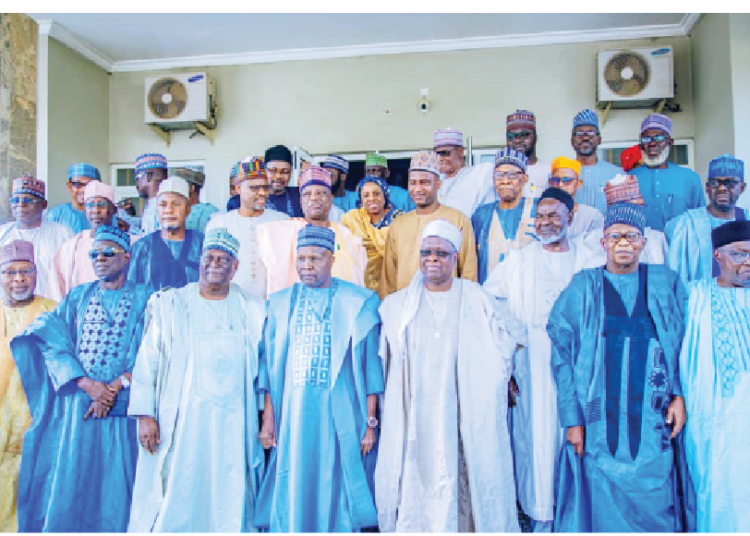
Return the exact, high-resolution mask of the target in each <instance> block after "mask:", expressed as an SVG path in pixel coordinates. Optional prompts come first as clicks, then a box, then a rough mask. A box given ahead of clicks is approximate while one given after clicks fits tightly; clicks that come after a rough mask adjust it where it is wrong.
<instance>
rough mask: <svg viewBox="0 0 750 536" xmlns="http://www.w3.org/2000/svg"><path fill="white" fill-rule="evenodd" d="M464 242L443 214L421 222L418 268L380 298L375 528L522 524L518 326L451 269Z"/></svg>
mask: <svg viewBox="0 0 750 536" xmlns="http://www.w3.org/2000/svg"><path fill="white" fill-rule="evenodd" d="M396 221H398V220H396ZM462 241H463V236H462V233H461V231H460V230H459V229H458V227H456V226H455V225H453V224H452V223H450V222H449V221H447V220H444V219H436V220H432V221H431V222H429V223H428V224H427V225H425V227H424V229H423V230H422V231H421V233H420V237H419V242H418V246H417V247H418V249H419V257H420V261H419V271H418V272H417V273H416V274H415V276H414V277H413V278H412V281H411V283H410V284H409V286H408V287H407V288H405V289H403V290H400V291H398V292H396V293H395V294H391V295H390V296H388V297H387V298H386V299H385V300H384V301H383V304H382V305H381V307H380V317H381V318H382V319H383V338H382V340H384V341H385V344H386V347H385V348H381V355H383V356H385V357H386V379H387V381H386V389H385V396H384V397H383V401H384V402H383V419H382V422H383V424H382V428H381V430H382V433H381V446H380V456H379V457H378V465H377V468H376V469H375V493H376V495H375V499H376V504H377V506H378V520H379V525H380V530H381V531H382V532H519V527H518V512H517V508H516V493H515V487H514V485H513V481H514V478H513V461H512V460H513V458H512V454H511V446H510V436H509V434H508V423H507V419H506V416H507V411H508V400H507V392H508V381H509V379H510V374H511V370H512V368H513V365H512V363H513V352H514V351H515V350H516V347H517V340H518V339H517V338H516V335H517V334H518V333H519V332H520V331H521V329H520V326H518V325H517V322H514V326H513V332H511V329H510V328H509V326H508V325H507V322H506V319H508V318H510V317H509V316H500V315H499V313H498V312H497V311H496V309H495V306H494V304H493V300H492V298H491V297H490V296H489V295H488V294H487V293H486V292H484V291H483V290H482V288H481V287H480V286H479V285H477V284H476V283H475V282H472V281H466V280H465V279H459V278H456V277H454V275H453V274H454V273H455V270H456V264H457V262H458V252H459V251H460V250H461V242H462Z"/></svg>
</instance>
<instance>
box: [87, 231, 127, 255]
mask: <svg viewBox="0 0 750 536" xmlns="http://www.w3.org/2000/svg"><path fill="white" fill-rule="evenodd" d="M100 240H107V241H109V242H114V243H115V244H117V245H118V246H120V247H121V248H122V249H124V250H125V251H130V235H129V234H128V233H127V232H126V231H123V230H122V229H120V228H119V227H113V226H111V225H100V226H99V227H97V228H96V231H94V242H98V241H100Z"/></svg>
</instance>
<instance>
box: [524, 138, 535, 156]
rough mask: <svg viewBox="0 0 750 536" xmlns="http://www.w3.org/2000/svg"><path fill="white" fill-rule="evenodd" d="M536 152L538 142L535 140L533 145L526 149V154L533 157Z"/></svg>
mask: <svg viewBox="0 0 750 536" xmlns="http://www.w3.org/2000/svg"><path fill="white" fill-rule="evenodd" d="M535 152H536V142H534V144H533V145H532V146H531V147H529V148H528V149H526V150H525V151H524V154H525V155H526V158H531V157H532V156H534V153H535Z"/></svg>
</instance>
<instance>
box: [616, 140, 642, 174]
mask: <svg viewBox="0 0 750 536" xmlns="http://www.w3.org/2000/svg"><path fill="white" fill-rule="evenodd" d="M642 158H643V155H641V146H640V145H633V146H632V147H628V148H627V149H625V150H624V151H623V152H622V153H620V164H622V169H623V171H625V172H626V173H627V172H629V171H632V170H633V168H634V167H635V166H637V165H638V164H639V163H640V162H641V159H642Z"/></svg>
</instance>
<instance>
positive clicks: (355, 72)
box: [109, 37, 695, 205]
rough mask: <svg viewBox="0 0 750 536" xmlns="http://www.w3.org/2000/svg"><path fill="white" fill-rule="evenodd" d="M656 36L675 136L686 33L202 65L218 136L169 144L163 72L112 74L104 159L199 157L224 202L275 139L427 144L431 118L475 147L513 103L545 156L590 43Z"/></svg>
mask: <svg viewBox="0 0 750 536" xmlns="http://www.w3.org/2000/svg"><path fill="white" fill-rule="evenodd" d="M663 45H672V46H673V47H674V48H675V73H676V82H677V85H678V88H677V96H676V101H677V102H679V104H680V105H681V107H682V109H683V111H682V112H681V113H679V114H675V115H674V120H675V137H678V138H692V137H693V136H694V134H695V132H694V113H693V97H692V91H693V88H692V83H691V76H690V72H691V62H690V54H691V50H690V40H689V38H687V37H679V38H662V39H650V40H637V41H621V42H603V43H586V44H574V45H556V46H537V47H523V48H516V49H511V48H503V49H492V50H474V51H460V52H448V53H436V54H408V55H394V56H378V57H366V58H349V59H334V60H320V61H303V62H302V61H301V62H286V63H273V64H259V65H244V66H234V67H211V68H208V69H205V70H207V71H208V73H209V74H210V76H212V77H213V78H214V79H215V80H216V83H217V91H218V96H217V100H218V103H219V106H220V110H219V113H220V116H219V126H218V130H217V136H216V143H215V145H211V144H210V143H209V141H208V140H206V139H203V138H202V137H200V136H198V137H196V138H193V139H188V135H189V132H178V133H176V134H174V135H173V139H172V144H171V147H169V148H167V147H166V144H165V143H164V142H163V141H162V140H161V139H160V138H158V137H157V136H156V135H155V134H154V133H153V132H151V130H150V129H149V128H148V127H147V126H146V125H145V124H144V82H145V78H146V77H147V76H154V75H155V74H162V73H146V72H135V73H115V74H113V75H112V76H111V77H110V101H109V102H110V124H109V132H110V135H109V157H110V162H112V163H128V162H132V161H133V159H134V158H135V157H136V156H137V155H138V154H140V153H143V152H150V151H158V152H162V153H163V154H165V155H166V156H167V157H168V158H170V159H173V160H197V159H202V160H205V161H206V174H207V187H206V194H207V199H208V201H210V202H213V203H215V204H217V205H222V204H223V203H224V201H225V200H226V198H227V197H228V184H227V180H226V179H227V176H228V173H229V169H230V167H231V166H232V165H233V164H234V163H235V162H236V161H237V160H239V159H241V158H242V157H244V156H247V155H262V154H263V151H264V150H265V148H266V147H269V146H271V145H274V144H277V143H284V144H286V145H288V146H290V147H291V146H293V145H298V146H301V147H304V148H305V149H307V150H308V151H309V152H311V153H313V154H320V153H326V152H340V153H347V152H362V151H365V150H371V149H379V150H408V149H421V148H425V147H430V146H431V143H432V134H433V132H434V131H435V130H436V129H437V128H440V127H446V126H450V127H454V128H458V129H460V130H462V131H463V132H464V133H465V134H466V135H467V136H469V135H470V136H472V137H473V139H474V146H475V147H481V146H496V145H503V144H504V139H505V117H506V115H507V114H509V113H511V112H513V111H514V110H515V109H516V108H525V109H530V110H532V111H534V112H535V113H536V115H537V118H538V119H537V120H538V131H539V145H538V155H539V156H540V158H542V159H544V160H547V161H549V160H552V159H553V158H554V157H555V156H558V155H560V154H567V155H572V149H571V148H570V141H569V140H570V128H571V121H572V118H573V116H574V115H575V114H576V113H577V112H578V111H579V110H581V109H583V108H586V107H593V106H594V105H595V98H596V96H595V80H596V64H595V58H596V51H597V50H598V49H603V48H606V49H613V48H623V47H645V46H663ZM201 70H204V69H201V68H195V69H189V70H183V72H188V71H201ZM423 87H427V88H429V90H430V100H431V101H432V105H433V106H432V111H431V112H430V113H429V114H427V115H422V114H420V113H419V111H418V110H417V101H418V100H419V98H420V94H419V90H420V88H423ZM647 113H648V111H647V110H623V111H613V112H612V113H611V115H610V118H609V120H608V122H607V124H606V126H605V127H604V129H603V138H604V141H627V140H635V139H636V138H637V136H638V129H639V125H640V122H641V120H642V119H643V118H644V117H645V116H646V115H647Z"/></svg>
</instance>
